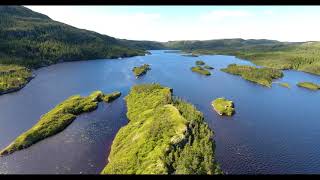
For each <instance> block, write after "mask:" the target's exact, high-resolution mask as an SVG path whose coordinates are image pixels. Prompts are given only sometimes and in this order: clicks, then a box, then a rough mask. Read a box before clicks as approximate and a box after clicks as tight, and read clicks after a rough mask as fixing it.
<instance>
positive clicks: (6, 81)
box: [0, 65, 33, 95]
mask: <svg viewBox="0 0 320 180" xmlns="http://www.w3.org/2000/svg"><path fill="white" fill-rule="evenodd" d="M32 78H33V75H32V72H31V70H30V69H28V68H25V67H21V66H17V65H0V95H1V94H6V93H10V92H14V91H18V90H19V89H21V88H23V87H24V86H25V85H26V84H27V83H28V82H29V81H30V80H31V79H32Z"/></svg>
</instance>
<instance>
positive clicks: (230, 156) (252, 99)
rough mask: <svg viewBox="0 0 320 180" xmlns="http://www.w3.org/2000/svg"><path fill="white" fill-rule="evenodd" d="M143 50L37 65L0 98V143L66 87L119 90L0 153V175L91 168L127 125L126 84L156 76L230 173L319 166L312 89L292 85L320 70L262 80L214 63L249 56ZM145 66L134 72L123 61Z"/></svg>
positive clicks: (319, 79)
mask: <svg viewBox="0 0 320 180" xmlns="http://www.w3.org/2000/svg"><path fill="white" fill-rule="evenodd" d="M151 53H152V54H151V55H147V56H138V57H132V58H124V59H121V60H118V59H117V60H115V59H114V60H92V61H79V62H70V63H62V64H57V65H53V66H49V67H45V68H41V69H39V70H37V71H36V72H35V73H36V74H37V76H36V78H34V79H33V80H32V81H31V82H30V83H29V84H27V86H26V87H25V88H23V89H22V90H20V91H18V92H15V93H11V94H6V95H2V96H0V148H1V149H2V148H4V147H5V146H7V145H8V144H9V143H10V142H11V141H12V140H14V139H15V138H16V137H17V136H18V135H20V134H21V133H22V132H24V131H26V130H28V129H29V128H30V127H32V126H33V125H34V124H35V123H36V122H37V121H38V120H39V117H40V116H41V115H42V114H44V113H46V112H48V111H49V110H50V109H52V108H53V107H54V106H56V105H57V104H58V103H60V102H62V101H63V100H64V99H66V98H67V97H69V96H71V95H74V94H81V95H88V94H90V92H92V91H95V90H102V91H103V92H105V93H109V92H112V91H116V90H117V91H120V92H121V93H122V96H121V97H120V98H118V99H117V100H116V101H114V102H112V103H110V104H105V103H100V104H99V108H98V109H97V110H96V111H93V112H91V113H85V114H82V115H80V116H79V117H78V118H77V119H76V120H75V121H74V122H73V123H72V124H71V125H70V126H69V127H68V128H66V129H65V130H64V131H63V132H61V133H59V134H57V135H55V136H52V137H50V138H47V139H45V140H43V141H40V142H39V143H36V144H35V145H33V146H31V147H30V148H27V149H25V150H22V151H18V152H16V153H14V154H11V155H9V156H5V157H0V173H58V174H64V173H72V174H80V173H83V174H96V173H99V172H100V171H101V170H102V168H103V167H104V166H105V165H106V163H107V156H108V153H109V150H110V146H111V144H112V140H113V138H114V136H115V134H116V133H117V131H118V130H119V129H120V128H121V127H122V126H124V125H125V124H126V123H127V119H126V106H125V101H124V100H123V98H124V97H125V96H126V95H127V94H128V92H129V90H130V88H131V86H132V85H134V84H140V83H151V82H158V83H160V84H162V85H164V86H168V87H172V88H173V92H174V94H175V95H177V96H180V97H182V98H184V99H186V100H187V101H189V102H191V103H193V104H194V105H195V106H196V107H197V108H198V109H199V110H200V111H202V112H203V113H204V115H205V117H206V121H207V122H208V124H209V125H210V127H211V128H212V129H213V130H214V132H215V138H214V139H215V141H216V159H217V161H218V162H219V163H220V165H221V167H222V169H223V171H224V172H226V173H229V174H247V173H249V174H256V173H262V174H269V173H270V174H273V173H286V174H287V173H294V174H296V173H320V166H319V165H318V164H319V163H320V145H318V139H319V138H320V121H319V120H320V118H319V105H320V92H315V91H310V90H307V89H303V88H299V87H297V86H296V83H298V82H300V81H312V82H315V83H320V76H316V75H311V74H307V73H303V72H297V71H285V72H284V74H285V76H284V77H283V78H282V79H279V80H277V82H287V83H289V84H290V86H291V88H290V89H288V88H284V87H281V86H280V85H279V84H273V86H272V88H267V87H263V86H260V85H257V84H254V83H252V82H249V81H246V80H243V79H242V78H241V77H239V76H234V75H230V74H227V73H224V72H222V71H220V70H219V69H220V68H225V67H227V65H228V64H231V63H236V64H248V65H252V64H251V63H250V62H249V61H244V60H240V59H237V58H235V57H233V56H220V55H215V56H209V55H205V56H199V57H187V56H181V55H180V54H178V53H164V51H151ZM196 60H203V61H204V62H205V63H206V64H207V65H210V66H212V67H214V68H215V69H214V70H211V73H212V75H211V76H208V77H206V76H201V75H199V74H196V73H193V72H192V71H191V70H190V68H191V67H192V66H194V64H195V61H196ZM144 63H148V64H150V65H151V70H150V71H148V72H147V74H146V75H145V76H142V77H141V78H139V79H136V78H135V76H134V75H133V73H132V71H131V69H132V68H133V67H134V66H138V65H141V64H144ZM218 97H225V98H228V99H230V100H232V101H233V102H234V103H235V108H236V114H235V115H234V116H232V117H221V116H219V115H218V114H217V113H215V111H213V109H212V107H211V101H212V100H214V99H215V98H218Z"/></svg>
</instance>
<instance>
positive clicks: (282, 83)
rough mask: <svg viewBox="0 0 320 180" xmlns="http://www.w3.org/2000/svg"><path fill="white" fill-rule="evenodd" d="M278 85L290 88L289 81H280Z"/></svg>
mask: <svg viewBox="0 0 320 180" xmlns="http://www.w3.org/2000/svg"><path fill="white" fill-rule="evenodd" d="M279 85H280V86H282V87H285V88H290V85H289V83H284V82H280V83H279Z"/></svg>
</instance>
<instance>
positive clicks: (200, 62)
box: [196, 60, 205, 66]
mask: <svg viewBox="0 0 320 180" xmlns="http://www.w3.org/2000/svg"><path fill="white" fill-rule="evenodd" d="M196 65H197V66H202V65H205V62H203V61H201V60H199V61H196Z"/></svg>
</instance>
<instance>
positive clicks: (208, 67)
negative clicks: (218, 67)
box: [203, 65, 214, 70]
mask: <svg viewBox="0 0 320 180" xmlns="http://www.w3.org/2000/svg"><path fill="white" fill-rule="evenodd" d="M203 67H204V68H205V69H209V70H211V69H214V68H213V67H211V66H208V65H205V66H203Z"/></svg>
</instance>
